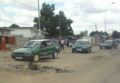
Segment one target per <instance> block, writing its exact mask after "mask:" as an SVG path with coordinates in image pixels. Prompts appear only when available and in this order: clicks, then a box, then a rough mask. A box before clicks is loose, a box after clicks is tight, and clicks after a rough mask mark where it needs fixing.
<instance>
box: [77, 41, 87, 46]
mask: <svg viewBox="0 0 120 83" xmlns="http://www.w3.org/2000/svg"><path fill="white" fill-rule="evenodd" d="M75 44H80V45H88V44H89V42H88V41H76V42H75Z"/></svg>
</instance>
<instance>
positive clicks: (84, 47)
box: [72, 39, 92, 53]
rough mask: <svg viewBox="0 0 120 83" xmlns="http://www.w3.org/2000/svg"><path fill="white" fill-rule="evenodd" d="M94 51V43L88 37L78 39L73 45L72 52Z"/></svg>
mask: <svg viewBox="0 0 120 83" xmlns="http://www.w3.org/2000/svg"><path fill="white" fill-rule="evenodd" d="M91 51H92V45H91V44H90V42H89V41H88V40H87V39H79V40H76V42H75V44H74V45H73V47H72V53H74V52H88V53H90V52H91Z"/></svg>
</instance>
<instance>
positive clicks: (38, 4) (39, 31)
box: [38, 0, 41, 39]
mask: <svg viewBox="0 0 120 83" xmlns="http://www.w3.org/2000/svg"><path fill="white" fill-rule="evenodd" d="M39 10H40V9H39V0H38V28H39V38H40V39H41V37H40V36H41V33H40V12H39Z"/></svg>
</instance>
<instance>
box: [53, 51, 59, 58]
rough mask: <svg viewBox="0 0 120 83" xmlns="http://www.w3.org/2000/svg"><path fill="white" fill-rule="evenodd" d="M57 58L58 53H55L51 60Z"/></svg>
mask: <svg viewBox="0 0 120 83" xmlns="http://www.w3.org/2000/svg"><path fill="white" fill-rule="evenodd" d="M57 56H58V53H57V52H56V51H55V52H54V54H53V55H52V58H53V59H56V58H57Z"/></svg>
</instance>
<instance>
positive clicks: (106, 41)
mask: <svg viewBox="0 0 120 83" xmlns="http://www.w3.org/2000/svg"><path fill="white" fill-rule="evenodd" d="M111 43H112V40H105V41H104V44H111Z"/></svg>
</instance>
